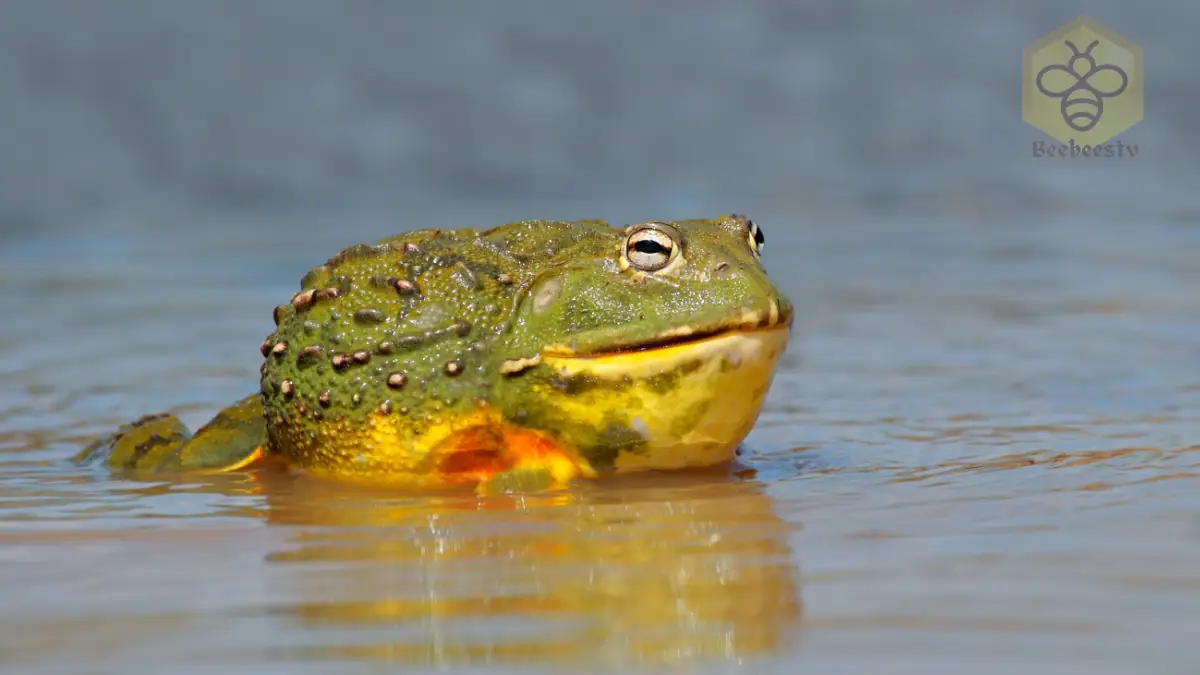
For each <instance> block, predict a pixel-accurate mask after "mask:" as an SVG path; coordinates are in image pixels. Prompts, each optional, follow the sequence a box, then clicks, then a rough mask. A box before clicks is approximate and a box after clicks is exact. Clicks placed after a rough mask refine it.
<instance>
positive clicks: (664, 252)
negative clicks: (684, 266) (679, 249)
mask: <svg viewBox="0 0 1200 675" xmlns="http://www.w3.org/2000/svg"><path fill="white" fill-rule="evenodd" d="M675 251H676V246H675V240H673V239H671V236H670V235H668V234H667V233H666V232H663V231H661V230H655V229H649V228H646V229H642V230H637V231H636V232H634V233H633V234H631V235H629V238H628V239H627V240H625V257H626V258H628V259H629V263H630V264H631V265H633V266H634V267H636V268H638V269H639V270H642V271H643V272H654V271H656V270H661V269H662V268H664V267H666V266H667V263H669V262H671V260H672V259H673V258H674V257H675Z"/></svg>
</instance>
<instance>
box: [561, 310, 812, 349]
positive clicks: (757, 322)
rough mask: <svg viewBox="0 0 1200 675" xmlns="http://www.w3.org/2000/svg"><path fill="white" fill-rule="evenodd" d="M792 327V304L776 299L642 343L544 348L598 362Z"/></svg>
mask: <svg viewBox="0 0 1200 675" xmlns="http://www.w3.org/2000/svg"><path fill="white" fill-rule="evenodd" d="M791 326H792V307H791V304H790V303H787V302H782V303H780V302H778V301H776V300H774V299H772V300H771V302H770V304H769V305H768V307H767V308H766V309H765V310H755V309H743V310H741V312H739V313H738V314H735V315H732V316H730V317H728V318H726V319H724V320H722V321H719V322H716V323H712V324H702V325H698V326H680V327H677V328H673V329H671V330H669V331H666V332H664V333H660V334H658V335H654V336H651V337H650V338H648V339H646V338H643V339H640V340H636V341H633V340H629V341H625V340H622V339H620V338H616V339H613V340H609V341H605V343H604V345H603V346H602V347H601V346H597V347H593V348H588V347H583V346H579V345H575V344H563V343H557V344H552V345H547V346H546V347H544V348H543V349H542V356H543V357H544V358H546V359H571V358H588V359H599V358H604V357H617V356H621V355H626V354H633V353H640V352H651V351H655V352H657V351H658V350H674V349H676V348H683V347H687V346H689V345H699V344H702V343H706V342H709V341H711V340H714V339H719V338H721V337H725V336H728V335H731V334H739V333H751V332H759V331H776V330H782V331H784V332H787V331H789V330H790V329H791Z"/></svg>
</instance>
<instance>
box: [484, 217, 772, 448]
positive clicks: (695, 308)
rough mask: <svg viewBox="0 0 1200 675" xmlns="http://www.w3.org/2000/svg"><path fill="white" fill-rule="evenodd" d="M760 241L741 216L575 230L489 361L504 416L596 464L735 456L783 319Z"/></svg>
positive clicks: (766, 379) (767, 375)
mask: <svg viewBox="0 0 1200 675" xmlns="http://www.w3.org/2000/svg"><path fill="white" fill-rule="evenodd" d="M764 240H765V237H764V233H763V231H762V230H761V229H760V228H759V227H758V226H757V225H755V224H754V223H753V222H752V221H750V220H749V219H748V218H745V217H743V216H723V217H720V218H717V219H714V220H683V221H674V222H658V221H651V222H644V223H638V224H634V225H630V226H628V227H625V228H622V229H613V228H598V229H593V230H589V231H588V232H587V233H586V234H583V235H582V236H581V238H580V240H579V241H577V242H575V243H574V244H573V245H571V246H569V247H565V248H564V249H563V250H562V251H561V252H559V253H558V255H556V256H555V258H554V259H553V260H551V261H549V262H548V263H547V265H546V266H545V267H544V268H543V271H542V272H541V273H540V274H539V275H538V276H536V277H535V278H533V279H532V280H531V281H530V282H529V287H528V291H527V292H526V293H525V294H523V299H522V301H521V304H520V306H519V308H518V311H517V314H516V316H515V317H514V324H513V326H512V330H511V333H510V335H509V338H508V340H507V343H506V345H505V348H503V349H502V350H500V352H501V353H500V354H499V355H498V356H499V357H502V358H503V359H504V360H503V362H502V363H500V364H499V365H498V368H499V372H501V373H503V378H502V380H501V381H500V382H498V383H497V384H498V386H500V387H501V393H502V394H503V396H502V397H501V398H502V399H503V401H504V403H503V405H504V407H505V414H506V415H507V416H509V417H510V418H511V419H513V420H514V421H516V422H519V423H522V424H525V425H528V426H536V427H542V428H546V429H547V430H549V431H551V432H553V433H558V434H560V435H565V436H567V438H566V439H565V440H566V441H568V442H569V444H571V445H574V446H575V447H579V448H581V449H582V450H581V451H582V452H584V453H585V455H586V456H587V459H589V460H591V461H592V462H593V463H596V464H598V465H601V466H599V467H598V468H604V467H603V465H606V464H607V465H610V466H615V467H616V468H618V469H619V468H623V467H630V468H632V467H634V466H637V467H642V468H645V467H661V468H670V467H676V466H687V465H702V464H713V463H718V462H720V461H724V460H728V459H729V458H731V457H732V454H733V451H734V449H735V447H736V445H737V444H738V443H739V442H740V441H741V440H742V438H744V437H745V435H746V433H748V432H749V430H750V427H751V426H752V425H753V424H754V421H755V419H756V418H757V416H758V413H759V410H760V408H761V405H762V401H763V398H764V397H765V395H766V392H767V388H768V387H769V386H770V383H771V379H772V376H773V373H774V369H775V364H776V362H777V360H778V358H779V356H780V354H781V353H782V352H783V350H784V347H785V346H786V343H787V337H788V333H789V330H790V327H791V322H792V305H791V303H790V302H789V301H788V300H787V298H785V297H784V296H783V294H782V293H781V292H780V291H779V290H778V289H777V288H776V287H775V285H774V284H773V283H772V282H771V280H770V279H769V278H768V277H767V274H766V271H765V269H764V268H763V266H762V264H761V262H760V260H759V256H760V255H761V253H762V250H763V243H764Z"/></svg>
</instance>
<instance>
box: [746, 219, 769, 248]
mask: <svg viewBox="0 0 1200 675" xmlns="http://www.w3.org/2000/svg"><path fill="white" fill-rule="evenodd" d="M746 222H747V223H748V224H749V225H750V229H749V230H748V231H747V232H746V243H748V244H750V250H751V251H754V255H762V250H763V245H765V244H766V243H767V238H766V237H765V236H764V235H763V231H762V229H761V228H760V227H759V226H758V225H755V224H754V221H753V220H747V221H746Z"/></svg>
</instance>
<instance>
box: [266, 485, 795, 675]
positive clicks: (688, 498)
mask: <svg viewBox="0 0 1200 675" xmlns="http://www.w3.org/2000/svg"><path fill="white" fill-rule="evenodd" d="M265 478H266V480H267V481H271V480H278V479H277V478H273V477H270V476H266V477H265ZM718 481H719V482H716V483H714V482H711V478H710V479H708V480H706V481H705V482H704V483H700V484H697V483H696V482H695V480H694V479H693V480H691V481H690V484H689V483H681V482H680V479H675V480H672V481H669V482H668V483H667V485H665V486H664V485H663V482H662V481H661V480H659V481H658V484H657V485H656V486H654V487H652V486H651V485H652V483H651V482H649V481H648V482H645V483H643V484H642V485H640V486H639V485H638V484H636V483H633V482H627V483H623V484H622V485H621V486H618V487H611V486H608V487H605V488H603V489H601V488H597V487H594V486H585V487H581V488H577V489H576V490H575V491H573V492H569V493H559V494H552V495H539V496H525V497H503V498H489V499H486V500H480V499H477V498H475V497H473V496H471V497H451V496H443V497H435V498H424V499H420V500H417V499H411V498H409V499H398V498H395V497H394V496H389V495H386V494H365V493H363V492H362V491H361V490H354V491H348V490H339V489H338V488H336V487H334V486H330V485H328V484H321V483H317V482H315V481H311V480H305V479H297V480H295V481H294V482H288V483H287V484H286V485H283V484H281V485H272V484H270V482H268V483H266V484H264V490H265V492H266V494H267V495H268V504H269V510H268V514H267V518H268V521H269V522H270V523H271V524H273V525H286V526H299V527H297V528H296V532H297V534H296V535H295V536H294V537H293V538H291V541H290V542H289V543H290V545H289V546H288V547H287V548H286V549H285V550H280V551H277V552H275V553H273V554H271V555H269V556H268V559H267V562H268V564H269V565H272V566H275V567H276V572H275V573H273V574H272V575H271V578H272V579H274V580H277V581H278V582H279V583H281V584H283V585H284V587H282V588H278V589H274V590H277V591H278V593H277V594H275V595H277V596H281V597H285V598H288V601H287V602H286V603H285V604H283V605H281V606H276V607H273V608H271V609H270V610H269V612H268V613H269V614H271V615H273V616H275V617H285V618H286V620H289V621H294V622H296V623H297V624H299V625H300V626H302V627H303V628H304V629H306V635H305V639H304V641H303V644H302V645H297V646H292V647H284V648H281V650H280V651H279V652H278V653H276V654H274V656H276V657H284V658H303V659H313V658H317V659H322V658H330V659H339V660H340V659H363V660H385V661H394V662H418V663H438V664H448V663H454V664H469V663H483V662H488V663H497V662H517V661H534V662H554V661H565V660H571V661H572V662H579V661H578V659H581V658H587V659H589V662H590V661H596V660H599V661H603V662H607V663H630V662H637V663H641V662H650V663H661V662H679V661H685V660H692V659H710V658H718V659H740V658H746V657H755V656H764V655H767V654H769V653H771V652H772V651H774V650H775V649H777V648H779V647H781V646H784V645H786V644H787V642H788V641H789V638H790V636H793V635H794V633H795V628H796V626H797V624H798V620H799V616H800V613H801V605H800V600H799V598H798V589H797V587H796V579H795V577H796V574H795V569H794V566H793V563H792V560H791V557H790V552H789V550H788V547H787V544H786V541H785V539H786V534H787V532H788V528H787V526H785V525H784V523H782V521H780V520H779V518H778V517H777V516H776V515H775V514H774V513H773V512H772V502H771V500H770V498H769V497H767V496H766V495H765V494H764V493H763V491H762V488H761V486H760V485H758V484H754V483H739V482H730V481H728V480H721V479H718Z"/></svg>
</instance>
